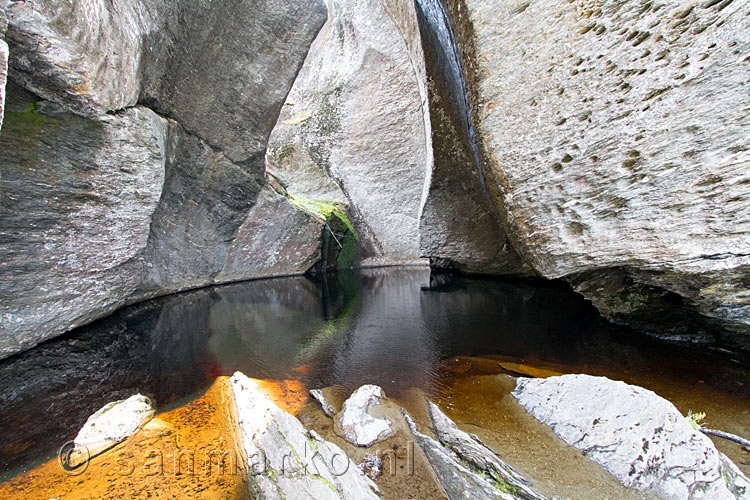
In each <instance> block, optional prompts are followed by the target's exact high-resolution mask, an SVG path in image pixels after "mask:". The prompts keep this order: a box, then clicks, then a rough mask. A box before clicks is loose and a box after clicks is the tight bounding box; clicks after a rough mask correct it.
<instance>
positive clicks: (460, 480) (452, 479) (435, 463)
mask: <svg viewBox="0 0 750 500" xmlns="http://www.w3.org/2000/svg"><path fill="white" fill-rule="evenodd" d="M404 417H405V418H406V423H407V424H408V425H409V429H410V430H411V433H412V435H413V436H414V439H415V440H416V441H417V444H418V445H419V447H420V448H421V449H422V453H424V455H425V457H426V458H427V461H428V462H429V463H430V467H431V468H432V471H433V472H434V473H435V477H436V478H437V480H438V482H439V483H440V486H441V487H442V488H443V491H444V492H445V494H446V496H447V497H448V499H449V500H469V499H471V500H490V499H498V498H499V499H502V500H517V499H518V498H520V497H515V496H513V495H512V494H511V493H508V492H505V491H502V490H500V489H499V488H498V487H497V486H495V485H493V484H492V483H490V482H489V481H488V480H487V479H486V478H485V477H483V476H481V475H480V474H477V473H476V472H474V471H472V470H471V469H469V467H468V464H467V463H466V462H464V461H463V460H461V459H460V458H459V457H458V455H456V454H455V453H453V452H452V451H451V450H449V449H447V448H444V447H443V446H442V445H441V444H440V443H439V442H438V441H436V440H434V439H432V438H431V437H429V436H427V435H425V434H422V433H420V432H419V430H418V429H417V424H416V423H415V422H414V420H413V419H412V418H411V417H410V416H409V415H407V414H404Z"/></svg>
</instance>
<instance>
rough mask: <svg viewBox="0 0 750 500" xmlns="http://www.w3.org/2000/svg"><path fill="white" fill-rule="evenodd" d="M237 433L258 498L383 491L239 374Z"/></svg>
mask: <svg viewBox="0 0 750 500" xmlns="http://www.w3.org/2000/svg"><path fill="white" fill-rule="evenodd" d="M230 386H231V389H232V393H233V396H234V410H235V413H236V419H237V422H236V423H237V432H238V434H239V438H240V442H241V445H242V450H241V451H242V454H243V456H244V459H245V461H246V465H247V466H248V469H247V471H248V474H249V480H250V487H251V489H252V491H253V494H254V495H255V496H256V497H257V498H269V499H282V498H295V499H297V498H299V499H308V498H309V499H314V500H319V499H338V500H341V499H352V498H356V499H360V498H361V499H377V498H380V496H379V494H378V493H379V492H378V488H377V486H376V485H375V483H374V482H372V480H371V479H370V478H368V477H367V476H366V475H365V474H364V473H363V472H362V471H360V470H359V468H358V467H357V466H356V464H354V462H352V461H351V460H350V459H349V457H347V455H346V454H345V453H344V451H343V450H342V449H341V448H339V447H338V446H336V445H335V444H333V443H330V442H328V441H325V440H324V439H323V438H321V437H320V436H319V435H318V434H317V433H315V432H314V431H308V430H306V429H305V428H304V427H303V426H302V424H301V423H300V422H299V420H297V419H296V418H294V417H293V416H292V415H290V414H288V413H286V412H285V411H283V410H281V409H280V408H279V407H277V406H276V405H274V404H273V403H272V402H271V401H269V400H268V398H267V397H266V396H265V395H264V394H263V393H262V392H261V391H260V390H259V388H258V386H257V385H256V384H255V382H253V381H252V380H251V379H249V378H247V377H246V376H245V375H243V374H242V373H240V372H237V373H235V374H234V375H233V376H232V378H231V380H230Z"/></svg>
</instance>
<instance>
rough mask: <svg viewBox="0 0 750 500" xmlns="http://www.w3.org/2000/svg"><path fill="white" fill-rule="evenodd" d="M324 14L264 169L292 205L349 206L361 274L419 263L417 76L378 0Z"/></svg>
mask: <svg viewBox="0 0 750 500" xmlns="http://www.w3.org/2000/svg"><path fill="white" fill-rule="evenodd" d="M404 4H407V2H404ZM328 5H329V19H328V22H327V23H326V25H325V26H324V27H323V29H322V30H321V31H320V33H319V35H318V37H317V39H316V40H315V42H314V43H313V45H312V47H311V48H310V53H309V55H308V58H307V60H306V61H305V64H304V66H303V68H302V70H301V71H300V74H299V76H298V77H297V80H296V81H295V83H294V86H293V87H292V90H291V91H290V93H289V96H288V98H287V101H286V104H285V106H284V108H283V110H282V113H281V115H280V117H279V121H278V123H277V124H276V127H275V128H274V131H273V134H272V136H271V139H270V143H269V152H268V156H267V162H268V167H269V169H270V171H272V172H273V173H274V175H277V176H278V177H279V178H280V179H281V180H282V182H283V183H284V185H285V186H286V189H287V190H288V191H289V193H290V194H292V195H294V196H299V197H305V198H311V199H320V200H326V201H333V202H345V203H347V204H348V205H349V213H350V215H351V218H352V223H353V224H354V227H355V229H356V230H357V233H358V235H359V237H360V242H361V245H362V247H363V255H362V258H363V262H362V263H363V264H365V265H368V264H395V263H412V262H417V261H418V260H419V257H420V249H419V236H420V235H419V227H418V221H419V214H420V209H421V198H422V191H423V188H424V184H425V175H426V171H427V168H428V163H429V160H430V155H429V149H430V146H429V143H428V142H427V137H426V134H425V122H424V116H423V111H422V106H421V103H422V99H421V97H420V94H419V85H420V82H419V78H420V75H417V74H416V73H415V71H414V68H413V61H412V58H411V54H410V52H409V50H408V49H407V47H406V46H405V44H404V41H403V39H402V37H401V35H400V33H399V31H398V30H397V28H396V26H395V25H394V23H393V21H392V20H391V18H390V17H389V15H388V13H387V12H386V10H385V9H384V7H383V5H382V3H381V1H380V0H351V1H350V0H347V1H343V0H333V1H331V2H329V3H328ZM413 15H414V14H413V8H412V16H413Z"/></svg>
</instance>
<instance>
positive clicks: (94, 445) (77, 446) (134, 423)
mask: <svg viewBox="0 0 750 500" xmlns="http://www.w3.org/2000/svg"><path fill="white" fill-rule="evenodd" d="M154 413H155V409H154V407H153V406H152V404H151V400H150V399H148V398H147V397H146V396H144V395H142V394H134V395H133V396H130V397H129V398H128V399H123V400H121V401H114V402H112V403H107V404H106V405H105V406H104V407H102V408H101V409H100V410H98V411H97V412H96V413H94V414H93V415H91V416H90V417H89V418H88V420H86V423H85V424H84V425H83V428H81V430H80V431H79V432H78V435H77V436H76V437H75V439H74V440H73V445H74V448H73V449H72V450H71V452H70V454H69V455H68V456H67V457H66V462H67V465H68V466H70V467H77V466H79V465H82V464H84V463H86V462H88V461H89V460H90V459H91V458H93V457H95V456H96V455H98V454H99V453H102V452H104V451H106V450H108V449H110V448H112V447H113V446H115V445H116V444H118V443H121V442H123V441H125V440H126V439H127V438H129V437H130V436H132V435H133V434H135V433H136V432H137V431H138V429H140V428H141V427H142V426H143V425H144V424H145V423H146V422H148V421H149V420H150V419H151V418H152V417H153V416H154Z"/></svg>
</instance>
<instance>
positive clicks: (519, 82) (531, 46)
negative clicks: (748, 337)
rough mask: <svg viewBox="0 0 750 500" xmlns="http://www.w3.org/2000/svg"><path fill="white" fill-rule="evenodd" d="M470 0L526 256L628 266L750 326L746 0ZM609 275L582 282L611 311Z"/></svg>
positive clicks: (553, 262) (498, 171)
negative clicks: (600, 283)
mask: <svg viewBox="0 0 750 500" xmlns="http://www.w3.org/2000/svg"><path fill="white" fill-rule="evenodd" d="M465 6H466V8H465V9H463V10H460V11H461V12H462V14H463V16H465V17H467V18H468V19H469V20H470V24H471V26H472V28H473V35H474V37H473V42H474V51H475V61H473V63H474V64H475V65H476V74H475V75H474V78H475V83H476V85H475V86H476V94H477V95H475V96H473V97H474V98H475V101H476V102H475V109H476V110H477V116H476V121H477V127H478V130H479V136H480V138H481V142H482V143H483V147H484V157H485V160H486V164H487V165H488V166H489V168H488V177H491V181H492V182H493V183H494V185H495V186H496V189H497V191H498V193H499V195H498V197H497V199H496V202H497V204H498V205H500V206H502V208H503V212H504V214H505V217H506V222H507V225H508V227H509V228H510V230H511V233H512V236H513V240H514V242H515V243H516V248H517V250H518V251H519V252H520V254H521V256H522V257H523V258H524V259H525V261H526V262H527V263H529V264H530V265H531V266H532V267H533V268H534V269H535V270H536V271H538V272H539V273H540V274H541V275H543V276H545V277H548V278H558V277H564V276H571V275H577V274H579V273H587V272H595V271H599V270H603V272H604V274H605V275H606V274H607V272H608V270H609V269H611V268H614V267H617V268H623V269H624V271H625V272H626V274H627V276H628V278H629V279H631V280H633V281H634V282H635V283H636V284H638V283H640V284H641V285H644V286H650V287H654V288H659V289H662V292H665V293H666V292H669V293H673V294H676V295H677V296H679V297H682V299H684V300H685V301H686V302H687V303H688V305H689V306H691V307H692V308H693V309H695V310H698V311H699V312H700V313H701V314H703V315H705V316H709V317H712V318H716V319H718V320H719V322H724V323H728V324H729V325H730V329H731V328H735V329H737V330H739V331H740V332H744V333H745V334H747V333H748V330H750V327H749V326H748V325H749V324H750V295H748V293H747V288H748V283H747V280H746V276H747V270H748V265H750V168H748V167H749V166H750V148H748V145H747V142H748V127H750V112H749V111H748V104H749V103H750V93H748V88H747V74H748V68H750V59H748V58H747V53H748V51H749V50H750V16H748V8H747V4H746V3H744V2H730V1H727V2H700V3H698V2H688V3H686V2H679V1H676V0H661V1H657V2H647V3H642V2H619V1H597V2H593V1H583V2H567V1H564V0H552V1H544V2H542V1H523V2H521V1H518V2H493V1H489V0H467V1H466V2H465ZM597 288H598V287H592V286H585V287H582V288H581V290H582V291H583V293H585V294H586V296H587V297H589V298H591V299H592V300H593V301H594V302H595V303H597V302H600V303H601V304H603V305H604V307H600V309H601V310H602V312H604V313H605V315H607V310H608V309H611V308H612V307H613V306H614V303H615V302H618V301H620V300H622V298H623V297H622V294H621V292H616V291H612V290H600V291H598V292H597ZM626 292H627V290H626ZM618 293H620V295H621V296H619V297H618V296H617V294H618ZM612 294H615V295H614V296H613V295H612ZM607 303H609V306H607V305H606V304H607ZM627 316H628V314H623V315H622V316H619V315H613V316H611V317H612V318H613V319H616V320H622V319H623V318H627ZM651 323H652V326H653V329H654V330H657V331H658V330H659V329H660V328H662V327H663V326H664V325H661V326H659V325H658V319H655V318H652V320H651ZM732 325H733V326H732ZM683 333H690V327H687V328H683Z"/></svg>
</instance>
